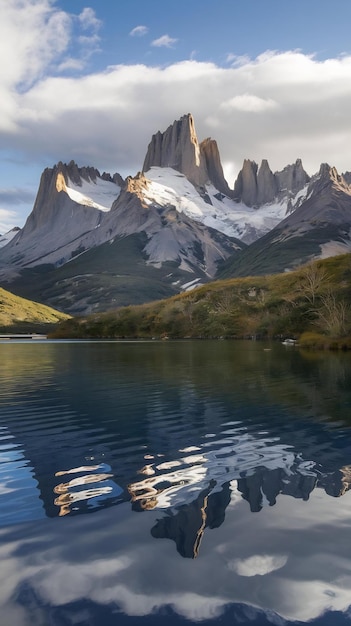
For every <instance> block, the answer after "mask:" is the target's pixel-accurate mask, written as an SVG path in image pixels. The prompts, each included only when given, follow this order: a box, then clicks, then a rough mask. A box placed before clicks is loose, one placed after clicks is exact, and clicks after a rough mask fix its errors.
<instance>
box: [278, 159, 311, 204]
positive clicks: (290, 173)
mask: <svg viewBox="0 0 351 626" xmlns="http://www.w3.org/2000/svg"><path fill="white" fill-rule="evenodd" d="M274 176H275V177H276V180H277V186H278V189H279V191H280V192H282V193H284V191H287V192H289V193H291V194H292V195H295V194H296V193H297V192H298V191H300V189H302V188H303V187H304V186H305V185H306V184H307V183H308V182H309V180H310V177H309V176H308V174H307V172H305V170H304V168H303V165H302V161H301V159H296V161H295V163H293V164H291V165H287V166H286V167H284V169H283V170H281V171H280V172H275V174H274Z"/></svg>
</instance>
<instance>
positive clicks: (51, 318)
mask: <svg viewBox="0 0 351 626" xmlns="http://www.w3.org/2000/svg"><path fill="white" fill-rule="evenodd" d="M69 317H70V316H69V315H67V314H66V313H61V312H60V311H56V310H55V309H52V308H50V307H48V306H45V305H44V304H38V303H37V302H32V301H31V300H26V299H24V298H20V297H19V296H15V295H14V294H13V293H10V292H9V291H5V289H2V288H1V287H0V333H3V332H9V331H11V332H14V333H15V332H16V333H21V332H33V333H34V332H47V331H48V330H50V329H51V330H52V328H53V326H54V325H55V324H57V323H58V322H61V321H63V320H67V319H69Z"/></svg>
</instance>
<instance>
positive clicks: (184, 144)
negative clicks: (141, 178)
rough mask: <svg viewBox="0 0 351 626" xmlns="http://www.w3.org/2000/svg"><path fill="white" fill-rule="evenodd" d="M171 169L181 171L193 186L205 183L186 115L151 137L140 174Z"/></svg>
mask: <svg viewBox="0 0 351 626" xmlns="http://www.w3.org/2000/svg"><path fill="white" fill-rule="evenodd" d="M153 166H156V167H171V168H173V169H175V170H177V171H178V172H181V173H182V174H184V176H186V177H187V178H188V180H189V181H190V182H191V183H193V185H195V186H196V187H201V186H203V185H204V184H205V183H206V182H207V180H208V174H207V170H206V165H205V162H204V159H203V158H201V151H200V145H199V142H198V139H197V135H196V131H195V123H194V118H193V116H192V115H191V114H190V113H188V114H187V115H184V116H183V117H181V118H180V119H179V120H176V121H175V122H173V124H172V125H171V126H169V127H168V128H167V130H166V131H165V132H164V133H161V132H160V131H158V132H157V133H156V134H155V135H153V136H152V138H151V142H150V143H149V146H148V149H147V153H146V157H145V160H144V165H143V172H147V171H148V170H149V169H150V168H151V167H153Z"/></svg>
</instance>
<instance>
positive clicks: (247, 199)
mask: <svg viewBox="0 0 351 626" xmlns="http://www.w3.org/2000/svg"><path fill="white" fill-rule="evenodd" d="M233 195H234V199H235V200H237V201H238V202H243V203H244V204H246V205H247V206H256V202H257V163H255V161H250V160H249V159H245V160H244V163H243V167H242V169H241V171H240V172H239V175H238V178H237V179H236V181H235V185H234V194H233Z"/></svg>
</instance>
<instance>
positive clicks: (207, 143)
mask: <svg viewBox="0 0 351 626" xmlns="http://www.w3.org/2000/svg"><path fill="white" fill-rule="evenodd" d="M200 154H201V156H202V158H203V160H204V163H205V167H206V170H207V174H208V178H209V180H210V181H211V183H213V185H214V186H215V187H216V189H218V191H220V192H221V193H224V195H226V196H229V197H230V196H232V195H233V192H232V191H231V190H230V189H229V186H228V183H227V181H226V180H225V178H224V174H223V168H222V164H221V158H220V155H219V150H218V145H217V142H216V141H215V140H214V139H211V138H210V137H208V138H207V139H204V140H203V141H202V142H201V143H200Z"/></svg>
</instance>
